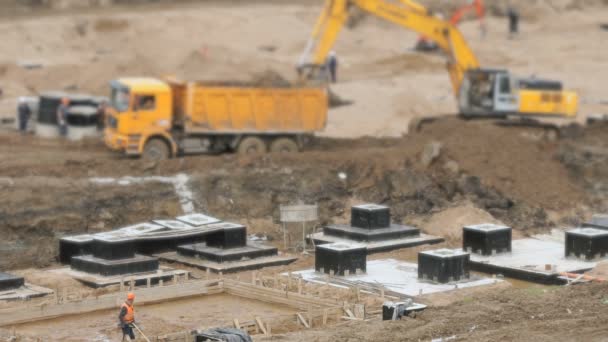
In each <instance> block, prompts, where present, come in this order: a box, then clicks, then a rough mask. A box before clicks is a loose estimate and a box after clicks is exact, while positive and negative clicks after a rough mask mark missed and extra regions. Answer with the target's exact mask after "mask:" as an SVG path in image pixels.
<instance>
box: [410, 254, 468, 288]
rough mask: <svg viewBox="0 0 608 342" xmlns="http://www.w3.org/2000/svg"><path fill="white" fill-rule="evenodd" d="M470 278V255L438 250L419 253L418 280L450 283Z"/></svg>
mask: <svg viewBox="0 0 608 342" xmlns="http://www.w3.org/2000/svg"><path fill="white" fill-rule="evenodd" d="M468 278H469V253H466V252H461V251H458V250H453V249H437V250H434V251H425V252H419V253H418V279H422V280H430V281H433V282H435V283H441V284H445V283H449V282H452V281H459V280H463V279H468Z"/></svg>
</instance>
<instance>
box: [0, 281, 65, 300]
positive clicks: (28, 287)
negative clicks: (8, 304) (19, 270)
mask: <svg viewBox="0 0 608 342" xmlns="http://www.w3.org/2000/svg"><path fill="white" fill-rule="evenodd" d="M53 292H54V291H53V290H51V289H47V288H46V287H42V286H37V285H33V284H29V283H24V284H23V285H22V286H20V287H18V288H14V289H10V290H0V301H15V300H27V299H31V298H38V297H44V296H46V295H50V294H53Z"/></svg>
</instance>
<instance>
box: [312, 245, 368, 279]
mask: <svg viewBox="0 0 608 342" xmlns="http://www.w3.org/2000/svg"><path fill="white" fill-rule="evenodd" d="M315 270H316V271H317V272H321V273H327V274H330V273H331V271H333V273H334V274H335V275H344V274H345V272H346V271H348V272H349V273H350V274H355V273H356V272H357V270H359V271H361V272H366V271H367V248H366V247H365V246H361V245H357V244H347V243H342V242H338V243H331V244H325V245H317V247H316V249H315Z"/></svg>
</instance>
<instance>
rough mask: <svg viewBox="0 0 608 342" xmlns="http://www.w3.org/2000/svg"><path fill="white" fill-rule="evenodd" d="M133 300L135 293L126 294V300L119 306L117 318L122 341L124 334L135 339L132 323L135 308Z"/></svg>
mask: <svg viewBox="0 0 608 342" xmlns="http://www.w3.org/2000/svg"><path fill="white" fill-rule="evenodd" d="M134 301H135V294H134V293H132V292H131V293H129V294H127V300H126V301H125V302H124V303H123V304H122V306H121V307H120V314H119V315H118V319H119V320H120V323H119V326H120V327H121V328H122V339H123V341H124V339H125V336H129V338H130V339H131V340H135V333H134V332H133V324H135V309H134V308H133V302H134Z"/></svg>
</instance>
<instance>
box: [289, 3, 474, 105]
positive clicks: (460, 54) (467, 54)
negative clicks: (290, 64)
mask: <svg viewBox="0 0 608 342" xmlns="http://www.w3.org/2000/svg"><path fill="white" fill-rule="evenodd" d="M353 7H356V8H359V9H360V10H362V11H364V12H366V13H370V14H373V15H375V16H377V17H379V18H381V19H384V20H387V21H389V22H392V23H394V24H396V25H399V26H401V27H404V28H406V29H409V30H413V31H415V32H417V33H419V34H422V35H424V36H425V37H427V38H428V39H430V40H432V41H434V42H435V43H436V44H437V45H438V46H439V48H440V49H441V50H443V51H444V53H445V55H446V56H447V58H448V61H447V69H448V72H449V75H450V79H451V81H452V86H453V89H454V93H455V95H456V96H458V92H459V89H460V85H461V83H462V80H463V77H464V73H465V72H466V71H467V70H469V69H477V68H479V62H478V60H477V57H475V54H474V53H473V51H472V50H471V49H470V48H469V46H468V44H467V42H466V41H465V39H464V37H463V35H462V33H460V31H459V30H458V29H457V28H456V27H455V26H454V25H452V24H451V23H450V22H448V21H445V20H442V19H440V18H437V17H434V16H432V15H430V14H429V12H428V11H427V10H426V9H425V8H424V7H423V6H422V5H420V4H417V3H416V2H414V1H413V0H400V3H392V2H389V1H388V0H327V1H326V3H325V7H324V9H323V12H322V13H321V15H320V16H319V19H318V20H317V24H316V25H315V27H314V30H313V32H312V35H311V38H310V40H309V41H308V44H307V47H306V50H305V51H304V54H303V55H302V56H301V58H300V61H299V68H300V69H304V68H310V67H318V68H322V67H323V66H324V65H325V61H326V59H327V56H328V54H329V52H330V51H331V49H332V47H333V45H334V43H335V42H336V39H337V38H338V35H339V33H340V31H341V30H342V28H343V27H344V25H345V24H346V22H347V20H348V18H349V16H350V10H351V8H353Z"/></svg>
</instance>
